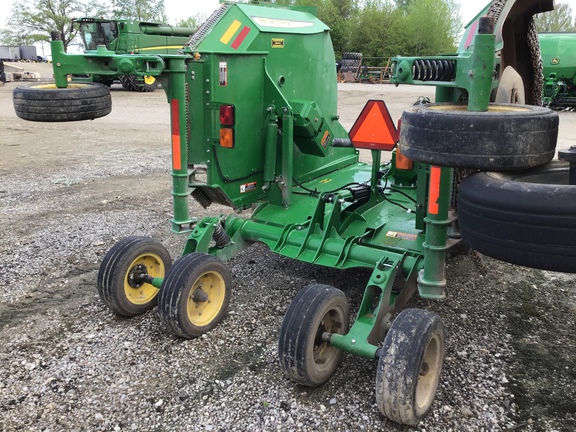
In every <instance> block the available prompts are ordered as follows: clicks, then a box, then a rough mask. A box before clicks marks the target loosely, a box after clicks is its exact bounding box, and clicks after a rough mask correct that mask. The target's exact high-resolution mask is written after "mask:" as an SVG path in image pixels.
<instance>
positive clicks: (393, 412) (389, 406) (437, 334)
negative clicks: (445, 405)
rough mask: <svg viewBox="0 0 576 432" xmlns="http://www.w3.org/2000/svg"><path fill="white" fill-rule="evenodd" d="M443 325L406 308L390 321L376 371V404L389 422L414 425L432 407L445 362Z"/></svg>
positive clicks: (422, 313) (433, 316)
mask: <svg viewBox="0 0 576 432" xmlns="http://www.w3.org/2000/svg"><path fill="white" fill-rule="evenodd" d="M444 339H445V336H444V325H443V324H442V321H441V319H440V317H439V316H438V315H436V314H433V313H430V312H427V311H425V310H422V309H405V310H403V311H402V312H401V313H400V314H399V315H398V317H397V318H396V319H395V320H394V321H393V322H392V326H391V327H390V330H389V331H388V333H387V335H386V338H385V339H384V346H383V347H382V354H381V355H380V359H379V361H378V368H377V370H376V404H377V405H378V409H379V410H380V412H381V413H382V414H384V415H385V416H386V417H388V418H389V419H390V420H392V421H395V422H397V423H400V424H405V425H412V426H415V425H417V424H418V423H419V422H420V421H421V420H422V419H423V418H424V416H425V415H426V414H427V413H428V411H429V410H430V408H431V407H432V402H433V401H434V396H435V394H436V388H437V387H438V382H439V381H440V373H441V371H442V365H443V363H444Z"/></svg>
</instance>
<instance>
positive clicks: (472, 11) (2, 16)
mask: <svg viewBox="0 0 576 432" xmlns="http://www.w3.org/2000/svg"><path fill="white" fill-rule="evenodd" d="M1 1H2V6H1V7H0V27H4V26H5V24H6V20H7V19H8V17H9V16H10V11H11V9H12V3H13V2H14V0H1ZM20 1H25V0H20ZM457 1H458V3H460V11H461V13H462V21H463V23H462V26H464V24H467V23H468V21H470V20H471V19H472V18H474V16H475V15H476V14H477V13H478V12H480V10H481V7H482V5H483V4H487V3H488V1H486V2H476V1H470V0H457ZM559 3H568V4H569V5H570V7H571V8H572V12H575V13H576V0H560V1H559ZM164 4H165V6H166V14H167V15H168V17H169V18H170V21H171V22H172V23H175V22H176V21H177V20H179V19H182V18H187V17H189V16H191V15H195V14H203V15H205V16H209V15H210V14H211V13H212V12H213V11H214V10H215V9H216V8H218V5H219V0H192V1H188V2H183V1H182V0H164ZM183 4H185V5H186V6H184V7H183V6H182V5H183Z"/></svg>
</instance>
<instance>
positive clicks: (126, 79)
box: [118, 75, 136, 91]
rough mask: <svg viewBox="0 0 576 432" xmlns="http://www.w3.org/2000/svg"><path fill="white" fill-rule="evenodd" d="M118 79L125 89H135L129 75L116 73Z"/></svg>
mask: <svg viewBox="0 0 576 432" xmlns="http://www.w3.org/2000/svg"><path fill="white" fill-rule="evenodd" d="M118 79H119V80H120V83H121V84H122V87H124V88H125V89H126V90H128V91H136V88H135V87H134V82H133V81H132V80H131V79H130V75H118Z"/></svg>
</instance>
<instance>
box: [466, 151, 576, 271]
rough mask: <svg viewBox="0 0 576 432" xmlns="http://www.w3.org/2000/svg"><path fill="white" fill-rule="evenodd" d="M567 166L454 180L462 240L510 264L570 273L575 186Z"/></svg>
mask: <svg viewBox="0 0 576 432" xmlns="http://www.w3.org/2000/svg"><path fill="white" fill-rule="evenodd" d="M568 178H569V164H568V163H567V162H560V161H553V162H552V163H550V164H548V165H545V166H543V167H540V168H537V169H533V170H527V171H512V172H478V173H475V174H472V175H470V176H468V177H466V178H465V179H464V180H463V181H462V182H461V183H460V189H459V193H458V217H459V225H460V231H461V233H462V239H463V240H464V241H465V242H466V243H468V244H469V245H470V246H471V247H472V248H473V249H475V250H477V251H478V252H480V253H482V254H484V255H487V256H490V257H493V258H496V259H499V260H501V261H505V262H509V263H512V264H518V265H523V266H527V267H533V268H539V269H544V270H551V271H561V272H568V273H576V186H574V185H569V184H568Z"/></svg>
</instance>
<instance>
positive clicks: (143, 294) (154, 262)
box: [124, 253, 166, 305]
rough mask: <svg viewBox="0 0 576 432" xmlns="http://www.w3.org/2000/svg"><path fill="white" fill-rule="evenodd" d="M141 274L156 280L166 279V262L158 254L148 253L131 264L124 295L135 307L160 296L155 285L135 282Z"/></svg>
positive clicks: (125, 278)
mask: <svg viewBox="0 0 576 432" xmlns="http://www.w3.org/2000/svg"><path fill="white" fill-rule="evenodd" d="M141 273H146V274H148V275H149V276H152V277H154V278H157V277H164V275H165V273H166V268H165V267H164V261H162V258H160V257H159V256H158V255H156V254H152V253H146V254H142V255H140V256H138V258H136V259H135V260H134V261H132V263H130V266H129V267H128V271H127V272H126V276H125V277H124V294H125V295H126V298H127V299H128V301H129V302H130V303H132V304H135V305H143V304H146V303H149V302H150V301H151V300H152V299H154V297H156V295H157V294H158V288H155V287H154V286H153V285H151V284H149V283H138V282H137V281H135V277H136V276H137V275H138V274H141Z"/></svg>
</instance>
